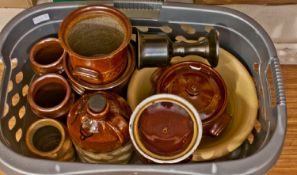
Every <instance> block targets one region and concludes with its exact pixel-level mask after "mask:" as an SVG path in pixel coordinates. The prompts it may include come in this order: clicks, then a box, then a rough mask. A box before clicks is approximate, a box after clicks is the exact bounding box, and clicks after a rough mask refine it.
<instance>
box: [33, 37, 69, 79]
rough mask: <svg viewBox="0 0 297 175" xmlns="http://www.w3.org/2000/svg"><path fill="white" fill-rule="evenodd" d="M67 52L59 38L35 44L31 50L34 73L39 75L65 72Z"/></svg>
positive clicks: (47, 39)
mask: <svg viewBox="0 0 297 175" xmlns="http://www.w3.org/2000/svg"><path fill="white" fill-rule="evenodd" d="M66 54H67V53H66V52H65V50H64V49H63V48H62V46H61V44H60V40H58V39H57V38H46V39H43V40H41V41H39V42H37V43H35V44H34V45H33V46H32V48H31V50H30V58H29V59H30V62H31V66H32V69H33V71H34V72H35V73H36V74H38V75H41V74H46V73H61V72H63V59H64V58H65V57H66Z"/></svg>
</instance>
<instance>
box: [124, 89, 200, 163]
mask: <svg viewBox="0 0 297 175" xmlns="http://www.w3.org/2000/svg"><path fill="white" fill-rule="evenodd" d="M129 126H130V127H129V129H130V137H131V140H132V143H133V145H134V147H135V148H136V150H137V151H138V152H139V153H140V154H141V155H142V156H143V157H145V158H146V159H148V160H151V161H153V162H155V163H177V162H181V161H183V160H185V159H187V158H189V157H190V156H191V155H192V153H193V152H194V151H195V150H196V149H197V147H198V145H199V143H200V140H201V137H202V123H201V120H200V117H199V114H198V112H197V110H196V109H195V108H194V107H193V105H191V104H190V103H189V102H187V101H186V100H185V99H183V98H181V97H179V96H176V95H172V94H157V95H153V96H150V97H148V98H146V99H145V100H143V101H142V102H141V103H140V104H139V105H137V107H136V108H135V110H134V111H133V114H132V116H131V120H130V123H129Z"/></svg>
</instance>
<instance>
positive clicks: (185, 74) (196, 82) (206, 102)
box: [156, 61, 227, 120]
mask: <svg viewBox="0 0 297 175" xmlns="http://www.w3.org/2000/svg"><path fill="white" fill-rule="evenodd" d="M156 90H157V93H170V94H175V95H178V96H180V97H183V98H185V99H186V100H188V101H189V102H190V103H191V104H192V105H194V106H195V108H196V109H197V110H198V111H199V114H200V117H201V119H202V120H205V119H208V118H210V117H212V116H214V115H216V114H217V113H218V112H219V111H220V109H222V108H224V106H225V105H226V95H227V94H226V93H227V92H226V87H225V84H224V81H223V79H222V78H221V76H220V75H219V74H218V73H217V72H216V71H215V70H214V69H213V68H211V67H210V66H208V65H206V64H204V63H200V62H194V61H188V62H181V63H178V64H175V65H172V66H170V67H168V68H166V69H165V70H164V71H163V72H162V73H161V75H160V77H159V78H158V80H157V88H156Z"/></svg>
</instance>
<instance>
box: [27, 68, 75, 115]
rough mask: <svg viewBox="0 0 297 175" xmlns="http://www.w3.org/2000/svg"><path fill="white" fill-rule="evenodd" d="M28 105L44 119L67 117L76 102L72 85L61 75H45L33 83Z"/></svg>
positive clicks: (30, 87) (29, 91)
mask: <svg viewBox="0 0 297 175" xmlns="http://www.w3.org/2000/svg"><path fill="white" fill-rule="evenodd" d="M27 100H28V103H29V105H30V107H31V109H32V111H33V113H34V114H36V115H37V116H39V117H42V118H44V117H45V118H57V117H61V116H64V115H66V113H67V112H68V111H69V109H70V107H71V105H72V104H73V102H74V94H73V93H72V90H71V87H70V84H69V83H68V82H67V80H66V79H65V78H64V77H62V76H61V75H59V74H54V73H50V74H45V75H42V76H40V77H38V78H36V79H34V80H33V81H32V83H31V84H30V86H29V90H28V96H27Z"/></svg>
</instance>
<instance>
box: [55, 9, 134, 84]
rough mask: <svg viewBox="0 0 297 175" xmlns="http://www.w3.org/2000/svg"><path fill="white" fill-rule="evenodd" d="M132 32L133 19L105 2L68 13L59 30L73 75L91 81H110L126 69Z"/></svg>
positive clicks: (102, 82) (100, 82) (95, 82)
mask: <svg viewBox="0 0 297 175" xmlns="http://www.w3.org/2000/svg"><path fill="white" fill-rule="evenodd" d="M131 35H132V26H131V23H130V21H129V19H128V18H127V17H126V16H125V15H124V14H123V13H122V12H120V11H118V10H116V9H114V8H112V7H108V6H102V5H92V6H86V7H82V8H79V9H77V10H75V11H73V12H72V13H70V14H69V15H68V16H66V17H65V18H64V20H63V22H62V24H61V27H60V30H59V39H60V41H61V44H62V47H63V48H64V49H65V50H66V51H67V53H68V54H69V58H70V64H71V66H72V68H73V71H72V74H73V76H75V77H77V78H78V79H81V80H83V81H85V82H87V83H91V84H106V83H109V82H112V81H113V80H115V79H116V78H117V77H118V76H119V75H121V74H122V73H123V71H124V70H125V68H126V65H127V51H128V48H127V46H128V44H129V43H130V40H131Z"/></svg>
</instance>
